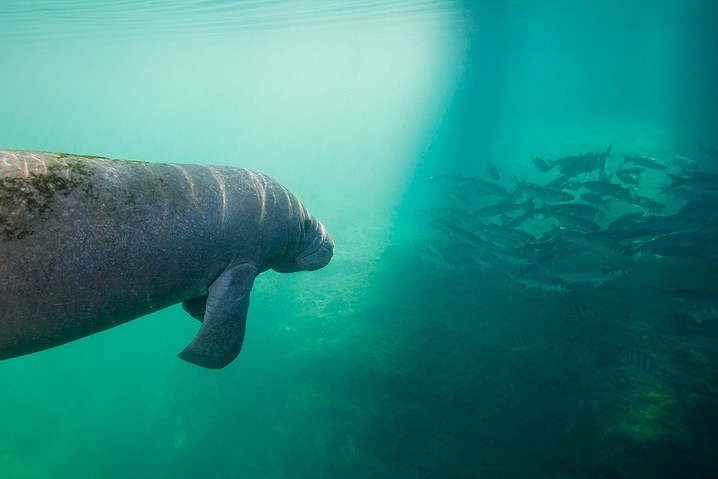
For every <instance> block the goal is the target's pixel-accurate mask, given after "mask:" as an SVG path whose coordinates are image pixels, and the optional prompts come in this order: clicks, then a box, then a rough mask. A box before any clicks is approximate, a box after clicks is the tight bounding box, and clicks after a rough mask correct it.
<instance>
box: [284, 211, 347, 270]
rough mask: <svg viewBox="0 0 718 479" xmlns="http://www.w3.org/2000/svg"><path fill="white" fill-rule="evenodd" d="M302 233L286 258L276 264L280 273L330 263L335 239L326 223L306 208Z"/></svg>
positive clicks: (308, 268)
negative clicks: (321, 221) (325, 226)
mask: <svg viewBox="0 0 718 479" xmlns="http://www.w3.org/2000/svg"><path fill="white" fill-rule="evenodd" d="M303 216H304V220H303V222H302V225H301V230H302V231H301V235H300V237H299V241H298V242H297V243H296V245H295V247H294V248H292V249H291V252H290V253H289V255H288V257H287V258H286V260H284V261H282V262H280V263H279V264H277V265H275V266H274V268H273V269H274V270H275V271H278V272H280V273H293V272H295V271H314V270H315V269H319V268H323V267H324V266H326V265H327V263H329V260H331V259H332V255H333V254H334V240H332V237H331V236H329V233H328V232H327V230H326V228H324V225H323V224H321V223H320V222H319V221H318V220H317V219H316V218H314V217H313V216H312V215H311V214H310V213H309V212H308V211H307V210H304V215H303Z"/></svg>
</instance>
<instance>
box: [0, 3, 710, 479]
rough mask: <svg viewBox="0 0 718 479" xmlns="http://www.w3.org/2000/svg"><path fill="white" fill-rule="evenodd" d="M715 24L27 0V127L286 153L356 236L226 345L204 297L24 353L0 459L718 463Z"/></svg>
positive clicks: (18, 30) (576, 11)
mask: <svg viewBox="0 0 718 479" xmlns="http://www.w3.org/2000/svg"><path fill="white" fill-rule="evenodd" d="M717 27H718V3H715V2H709V1H700V0H689V1H678V0H676V1H669V0H658V1H632V2H619V1H614V0H608V1H602V2H599V1H585V2H579V1H559V0H550V1H538V0H510V1H498V0H497V1H486V2H482V1H476V2H468V1H466V2H461V1H432V0H424V1H422V0H413V1H407V2H403V1H398V0H397V1H387V2H373V1H366V0H365V1H346V2H339V3H338V2H329V1H319V0H312V1H307V2H300V1H290V0H286V1H280V2H268V1H254V2H214V1H179V2H171V1H166V0H154V1H150V2H133V1H130V0H124V1H107V2H90V1H87V0H75V1H71V2H61V3H57V2H49V1H46V2H22V1H15V0H11V1H5V2H3V3H2V6H0V64H1V65H2V68H0V85H2V88H0V148H2V149H22V150H44V151H58V152H73V153H78V154H88V155H100V156H105V157H111V158H122V159H138V160H145V161H152V162H178V163H203V164H219V165H233V166H242V167H247V168H251V169H254V170H257V171H261V172H264V173H266V174H268V175H270V176H272V177H274V178H275V179H277V180H278V181H280V182H281V183H283V184H285V185H286V186H287V187H288V188H289V189H290V190H292V191H293V192H294V193H296V194H297V196H298V197H299V198H301V200H302V202H303V203H305V204H306V205H307V207H308V208H309V209H310V210H311V211H312V213H313V214H314V215H315V216H316V217H317V218H319V219H320V220H321V221H322V222H323V223H324V224H325V225H326V227H327V229H328V230H329V231H330V232H331V234H332V236H333V237H334V240H335V243H336V253H335V256H334V259H333V260H332V262H331V264H330V265H329V266H328V267H326V268H324V269H321V270H318V271H315V272H312V273H299V274H292V275H280V274H276V273H267V274H264V275H263V276H261V277H260V278H259V279H258V280H257V282H256V283H255V287H254V292H253V295H252V304H251V307H250V312H249V319H248V329H247V336H246V339H245V344H244V348H243V350H242V353H241V354H240V356H239V358H238V359H237V360H236V361H235V362H233V363H232V364H231V365H230V366H228V367H227V368H225V369H222V370H219V371H214V370H205V369H202V368H199V367H196V366H193V365H191V364H188V363H185V362H183V361H180V360H178V359H177V357H176V355H177V353H178V352H180V351H181V350H182V349H183V348H184V347H185V346H186V345H187V343H188V342H189V341H190V340H191V339H192V337H194V334H195V333H196V330H197V322H196V321H195V320H193V319H192V318H190V317H189V316H188V315H187V314H186V313H185V312H184V311H182V309H181V307H179V306H173V307H171V308H168V309H166V310H163V311H160V312H158V313H155V314H152V315H150V316H146V317H144V318H141V319H138V320H135V321H133V322H130V323H128V324H126V325H123V326H121V327H117V328H114V329H111V330H109V331H106V332H103V333H100V334H97V335H93V336H90V337H87V338H84V339H82V340H79V341H76V342H73V343H70V344H67V345H64V346H61V347H58V348H54V349H51V350H47V351H43V352H40V353H36V354H32V355H28V356H23V357H19V358H14V359H10V360H6V361H3V362H0V477H2V478H22V479H25V478H27V479H31V478H32V479H36V478H53V479H54V478H65V477H66V478H73V479H75V478H99V477H102V478H108V479H110V478H127V477H134V478H158V477H167V478H185V477H192V478H197V477H207V478H239V477H241V478H271V479H284V478H287V479H289V478H318V479H321V478H324V479H330V478H367V477H374V478H420V477H425V478H476V477H486V478H528V477H530V478H551V479H564V478H565V479H569V478H575V479H580V478H617V477H630V478H677V477H680V478H714V477H718V456H717V455H716V454H715V451H716V450H718V281H717V279H718V89H717V88H716V85H718V64H717V63H718V59H717V58H716V55H715V45H718V28H717ZM2 288H3V285H2V284H0V306H1V305H2V299H1V298H2V294H1V293H2ZM0 310H2V308H0Z"/></svg>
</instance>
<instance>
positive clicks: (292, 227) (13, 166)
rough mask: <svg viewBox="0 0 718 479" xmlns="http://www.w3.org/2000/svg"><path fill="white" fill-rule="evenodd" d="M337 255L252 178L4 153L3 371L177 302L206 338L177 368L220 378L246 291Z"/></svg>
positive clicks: (0, 177) (298, 209)
mask: <svg viewBox="0 0 718 479" xmlns="http://www.w3.org/2000/svg"><path fill="white" fill-rule="evenodd" d="M333 251H334V242H333V241H332V239H331V237H330V236H329V234H328V233H327V231H326V230H325V229H324V226H323V225H322V224H321V223H320V222H319V221H317V220H315V219H314V218H313V217H312V216H311V215H310V214H309V212H308V211H307V210H306V209H305V208H304V207H303V206H302V204H301V203H300V202H299V200H297V198H295V197H294V195H292V194H291V193H290V192H289V191H287V189H286V188H284V187H283V186H282V185H280V184H279V183H277V182H275V181H274V180H272V179H271V178H268V177H266V176H264V175H261V174H259V173H254V172H251V171H249V170H244V169H240V168H232V167H219V166H216V167H212V166H204V165H175V164H151V163H143V162H134V161H116V160H108V159H104V158H89V157H80V156H74V155H65V154H52V153H39V152H24V151H2V150H0V305H1V307H0V359H7V358H12V357H15V356H19V355H23V354H28V353H32V352H35V351H40V350H42V349H46V348H50V347H53V346H57V345H60V344H63V343H66V342H68V341H73V340H75V339H78V338H81V337H83V336H87V335H90V334H93V333H96V332H98V331H102V330H105V329H108V328H111V327H113V326H117V325H118V324H122V323H125V322H127V321H130V320H132V319H135V318H138V317H140V316H143V315H145V314H148V313H151V312H153V311H157V310H159V309H162V308H165V307H167V306H170V305H172V304H176V303H179V302H182V303H183V307H184V309H185V310H186V311H187V312H189V313H190V314H191V315H192V316H194V317H195V318H197V319H199V320H200V321H202V325H201V326H200V329H199V332H198V333H197V336H196V337H195V338H194V340H193V341H192V342H191V343H190V344H189V345H188V346H187V347H186V348H185V349H184V351H182V352H181V353H180V355H179V356H180V358H182V359H184V360H186V361H189V362H191V363H194V364H197V365H199V366H203V367H207V368H222V367H224V366H226V365H227V364H229V363H230V362H231V361H232V360H233V359H234V358H236V357H237V355H238V354H239V350H240V348H241V346H242V341H243V339H244V330H245V321H246V316H247V308H248V307H249V293H250V291H251V289H252V284H253V281H254V278H255V277H256V276H257V275H258V274H259V273H261V272H263V271H266V270H268V269H270V268H271V269H274V270H276V271H279V272H287V273H289V272H294V271H300V270H315V269H318V268H321V267H323V266H325V265H326V264H327V263H328V262H329V260H330V259H331V257H332V254H333Z"/></svg>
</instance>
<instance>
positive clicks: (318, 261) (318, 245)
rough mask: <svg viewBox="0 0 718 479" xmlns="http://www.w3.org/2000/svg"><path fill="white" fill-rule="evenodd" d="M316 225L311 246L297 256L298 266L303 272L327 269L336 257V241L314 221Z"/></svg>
mask: <svg viewBox="0 0 718 479" xmlns="http://www.w3.org/2000/svg"><path fill="white" fill-rule="evenodd" d="M313 221H314V222H315V223H316V225H315V229H314V238H313V239H312V242H311V243H309V245H308V246H307V247H306V248H304V250H303V251H302V252H301V253H299V256H297V265H298V266H299V269H301V270H303V271H314V270H315V269H319V268H323V267H325V266H326V265H327V264H328V263H329V261H330V260H331V259H332V256H333V255H334V240H333V239H332V237H331V236H329V233H328V232H327V230H326V228H324V225H323V224H321V223H320V222H319V221H316V220H313Z"/></svg>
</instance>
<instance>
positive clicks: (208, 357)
mask: <svg viewBox="0 0 718 479" xmlns="http://www.w3.org/2000/svg"><path fill="white" fill-rule="evenodd" d="M256 276H257V268H256V267H255V266H254V265H252V264H249V263H242V264H238V265H233V266H229V267H228V268H227V269H226V270H224V272H223V273H222V274H221V275H220V276H219V278H217V279H216V280H215V281H214V283H212V285H211V286H210V287H209V295H208V297H207V305H206V310H205V313H204V321H203V322H202V326H200V328H199V331H198V332H197V335H196V336H195V337H194V339H193V340H192V342H191V343H190V344H189V345H188V346H187V347H186V348H185V349H184V351H182V352H181V353H180V354H179V357H180V359H184V360H185V361H187V362H190V363H193V364H196V365H198V366H202V367H205V368H210V369H221V368H223V367H225V366H226V365H228V364H229V363H231V362H232V361H233V360H234V358H236V357H237V355H238V354H239V350H240V349H242V341H243V340H244V329H245V326H246V322H247V310H248V309H249V293H250V292H251V291H252V284H254V278H255V277H256Z"/></svg>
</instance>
